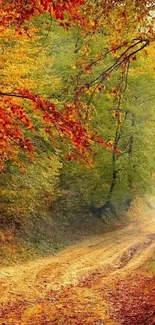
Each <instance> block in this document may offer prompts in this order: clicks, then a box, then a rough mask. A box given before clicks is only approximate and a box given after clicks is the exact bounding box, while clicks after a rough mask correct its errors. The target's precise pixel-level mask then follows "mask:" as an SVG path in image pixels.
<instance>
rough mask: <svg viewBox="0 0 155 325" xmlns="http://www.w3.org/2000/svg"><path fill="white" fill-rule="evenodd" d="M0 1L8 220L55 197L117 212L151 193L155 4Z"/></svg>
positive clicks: (1, 150)
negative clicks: (135, 198) (138, 197)
mask: <svg viewBox="0 0 155 325" xmlns="http://www.w3.org/2000/svg"><path fill="white" fill-rule="evenodd" d="M0 8H1V11H0V31H1V33H0V43H1V63H0V68H1V76H0V79H1V80H0V81H1V82H0V101H1V110H0V124H1V129H0V171H1V181H0V187H1V193H2V196H1V204H0V208H1V212H2V217H1V222H2V224H5V223H6V220H7V223H8V224H10V223H12V222H13V223H15V225H16V228H20V227H21V224H25V222H26V221H23V220H26V218H27V217H28V216H31V217H32V216H33V217H34V216H36V215H38V213H39V211H42V215H44V216H45V215H46V213H47V211H46V210H47V209H48V208H49V207H50V206H51V205H52V206H53V209H54V204H56V202H58V205H60V206H61V207H62V210H63V215H64V216H67V215H68V216H69V215H71V218H72V217H73V216H75V214H77V211H78V213H79V214H80V213H81V214H82V213H83V209H87V211H88V210H89V211H91V213H94V214H95V215H96V216H98V217H101V216H102V214H103V213H104V212H105V210H107V209H108V211H110V212H111V213H112V214H113V215H116V206H117V205H120V202H122V204H123V205H124V206H125V207H126V206H129V204H130V202H131V201H132V199H133V197H135V196H136V195H143V194H146V193H148V192H149V193H150V192H151V191H154V188H153V184H154V175H155V170H154V158H155V157H154V143H153V137H154V120H155V116H154V85H155V79H154V71H155V66H154V54H155V44H154V36H155V35H154V33H155V31H154V19H155V15H154V10H155V4H154V2H152V1H139V0H134V1H130V0H129V1H121V0H116V1H114V0H95V1H93V0H67V1H64V0H39V1H36V0H17V1H10V0H1V1H0ZM150 85H151V86H150ZM28 202H29V207H28ZM54 202H55V203H54ZM64 202H66V203H65V204H64ZM45 207H46V208H45ZM15 211H16V213H15ZM67 211H69V212H67ZM59 213H60V211H59ZM59 213H58V214H59ZM60 214H61V213H60ZM34 220H35V219H34Z"/></svg>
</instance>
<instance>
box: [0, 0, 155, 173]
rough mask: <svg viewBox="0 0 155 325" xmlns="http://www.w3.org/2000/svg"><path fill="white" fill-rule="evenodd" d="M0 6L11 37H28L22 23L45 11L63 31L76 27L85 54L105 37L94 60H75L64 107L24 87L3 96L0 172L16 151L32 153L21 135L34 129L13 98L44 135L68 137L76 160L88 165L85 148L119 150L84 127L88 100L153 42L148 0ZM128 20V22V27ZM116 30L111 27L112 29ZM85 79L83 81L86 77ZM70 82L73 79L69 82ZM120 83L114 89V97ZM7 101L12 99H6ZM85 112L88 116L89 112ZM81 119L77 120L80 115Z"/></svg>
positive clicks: (27, 139) (59, 1)
mask: <svg viewBox="0 0 155 325" xmlns="http://www.w3.org/2000/svg"><path fill="white" fill-rule="evenodd" d="M0 6H1V8H2V10H1V19H0V25H1V26H2V28H3V29H2V32H5V29H6V28H8V27H9V28H14V26H16V27H15V28H16V29H17V33H18V34H21V35H23V33H27V34H28V35H29V26H28V23H27V22H29V21H30V20H31V19H32V17H34V16H36V15H41V14H43V13H48V14H50V15H52V17H54V18H55V19H57V20H59V21H61V23H60V24H61V25H63V26H64V27H66V28H69V27H70V26H71V25H77V26H78V27H79V26H80V28H81V27H82V29H83V31H84V34H85V35H86V36H88V46H86V43H85V48H86V51H89V46H90V41H91V39H93V38H94V35H98V34H102V35H105V37H106V38H107V39H108V42H107V49H106V51H104V53H103V52H99V53H97V57H95V58H93V57H92V56H88V57H86V59H81V61H80V60H79V61H78V63H77V64H80V65H81V66H82V70H81V69H78V73H77V77H76V78H75V80H74V85H75V86H74V89H73V94H72V101H70V102H68V101H67V102H66V103H64V109H63V110H62V109H57V107H56V104H55V102H52V101H49V100H47V99H43V98H42V97H41V96H40V95H37V94H35V93H33V92H32V91H31V90H28V89H16V90H15V91H14V92H11V93H10V92H3V91H1V93H0V95H1V98H2V110H1V124H2V126H3V127H2V131H1V152H2V154H1V170H2V169H3V168H4V163H3V162H4V161H5V160H8V159H12V158H13V160H14V159H16V157H17V156H18V155H19V152H20V150H21V149H22V150H23V149H24V150H27V151H28V152H30V153H32V151H33V145H32V140H31V137H27V136H26V132H27V130H29V131H30V130H31V131H34V130H35V127H34V125H33V123H32V121H31V118H30V116H29V114H28V112H27V110H25V108H24V106H23V105H22V104H21V103H20V104H19V101H18V104H16V99H17V98H18V99H19V98H21V99H24V100H25V102H27V100H28V101H29V102H30V103H31V104H32V105H31V112H32V113H31V114H33V112H34V109H35V110H36V109H37V110H39V111H40V112H41V114H42V122H43V124H44V127H45V131H46V132H47V133H48V134H49V136H50V137H53V131H52V129H51V126H54V128H55V129H56V130H57V133H58V134H59V135H60V136H63V137H65V138H66V139H67V138H69V139H70V141H71V143H72V144H73V146H74V148H75V149H76V151H77V152H78V153H79V159H82V160H86V161H90V152H91V146H92V144H93V143H95V142H98V143H100V144H102V145H104V146H105V147H107V148H109V149H111V150H113V152H115V153H116V152H119V149H118V147H117V146H116V143H117V141H116V142H115V144H114V146H113V145H112V144H111V143H108V142H107V141H106V140H104V139H101V138H100V137H98V136H97V135H96V133H94V132H90V131H89V129H88V125H89V123H88V115H89V116H90V115H91V107H90V104H91V102H92V99H93V96H94V94H95V93H96V92H98V91H101V92H102V91H103V90H104V85H103V82H106V80H107V78H109V77H110V75H111V74H112V72H113V71H114V70H116V69H119V70H120V74H121V75H122V78H126V77H125V76H126V73H127V71H128V67H129V64H131V63H132V61H134V60H135V59H136V55H137V53H138V52H140V51H142V50H143V49H144V48H145V47H147V46H148V45H149V42H150V41H152V39H153V38H154V31H153V21H154V16H153V10H154V5H153V4H152V2H151V1H147V2H146V1H137V0H135V1H132V2H131V1H129V2H128V3H126V2H125V1H117V0H116V1H113V0H109V1H107V0H98V1H93V0H92V1H84V0H72V1H71V0H68V1H63V0H57V1H47V0H46V1H44V0H42V1H36V0H29V1H27V2H25V1H23V0H19V1H16V2H14V1H12V2H11V3H10V1H3V0H1V2H0ZM131 22H132V23H131ZM116 26H117V28H115V27H116ZM107 56H110V57H113V63H110V66H109V67H107V66H106V67H104V60H105V59H106V58H107ZM101 62H102V63H103V70H102V72H100V73H99V74H97V73H96V74H95V77H94V75H93V71H94V69H96V72H97V71H98V70H97V66H98V65H99V64H100V63H101ZM87 75H89V76H90V77H89V78H88V81H87V82H86V77H87ZM72 82H73V80H72ZM88 91H89V94H90V96H89V100H88V102H85V95H87V93H88ZM121 91H124V90H122V84H120V86H119V87H117V91H116V90H115V92H116V93H117V96H118V97H121V95H120V92H121ZM12 98H14V99H13V100H12ZM89 112H90V113H89ZM82 115H83V118H81V116H82ZM75 157H77V153H74V152H73V153H72V154H71V155H69V156H68V159H74V158H75Z"/></svg>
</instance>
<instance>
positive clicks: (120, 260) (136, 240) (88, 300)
mask: <svg viewBox="0 0 155 325" xmlns="http://www.w3.org/2000/svg"><path fill="white" fill-rule="evenodd" d="M154 251H155V218H154V216H153V215H152V217H151V218H150V219H149V221H146V220H143V221H142V222H140V221H135V222H132V223H131V224H130V225H129V226H127V227H125V228H124V229H121V230H116V231H113V232H110V233H107V234H104V235H103V236H99V237H97V236H96V237H93V238H90V239H89V240H87V241H84V242H82V243H80V244H77V245H74V246H72V247H69V248H67V249H65V250H63V251H62V252H61V253H59V254H57V255H56V256H52V257H48V258H42V259H39V260H36V261H33V262H30V263H27V264H26V265H20V266H16V267H7V268H6V267H5V268H1V269H0V285H1V288H0V302H1V309H0V324H3V325H6V324H7V325H18V324H22V325H25V324H27V325H28V324H29V325H31V324H35V325H45V324H54V325H75V324H76V325H83V324H87V325H88V324H89V325H105V324H106V325H108V324H109V325H110V324H111V325H112V324H113V325H114V324H124V325H128V324H131V325H135V324H138V325H143V323H138V322H135V323H134V322H133V323H130V322H128V318H127V320H126V321H125V323H123V318H122V316H120V309H121V308H122V305H121V302H122V300H121V301H119V302H118V301H117V299H116V297H115V294H116V288H117V291H118V290H120V288H121V286H123V285H124V286H125V285H126V286H127V283H128V280H129V277H130V279H131V281H132V279H133V281H135V278H133V276H134V275H135V274H137V279H138V277H139V274H141V273H142V277H141V278H140V281H141V279H142V278H143V279H144V278H145V274H144V273H145V272H143V265H144V264H145V263H146V261H147V260H148V258H149V257H151V256H152V254H153V252H154ZM139 270H140V271H139ZM136 272H138V273H136ZM152 280H153V286H154V289H155V282H154V278H151V281H152ZM119 281H121V285H120V284H119V285H118V283H119ZM137 281H138V280H137ZM143 282H145V281H143ZM140 283H141V282H140ZM130 284H131V283H130V281H129V284H128V285H129V286H130ZM143 285H144V286H145V284H144V283H143ZM124 288H125V287H124ZM151 288H152V287H151ZM124 290H125V289H124ZM137 290H138V288H137ZM143 290H144V288H143ZM119 294H120V295H121V293H120V292H119ZM130 294H133V293H130ZM127 295H128V294H127V293H126V297H127ZM128 298H129V297H128ZM128 298H127V299H128ZM154 298H155V297H154ZM121 299H122V298H121ZM118 303H119V306H117V309H118V311H117V312H116V311H115V307H114V306H116V305H117V304H118ZM126 303H127V302H126ZM143 305H144V304H143ZM154 307H155V304H154V305H153V307H151V308H154ZM131 308H132V306H131ZM137 308H138V307H137ZM151 312H152V314H151V315H153V316H151V317H152V318H151V320H149V321H150V323H149V322H148V323H147V322H146V320H145V323H144V324H145V325H147V324H149V325H152V324H155V320H153V319H154V318H153V317H154V316H155V309H153V311H151ZM153 313H154V314H153ZM120 317H121V318H120Z"/></svg>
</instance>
